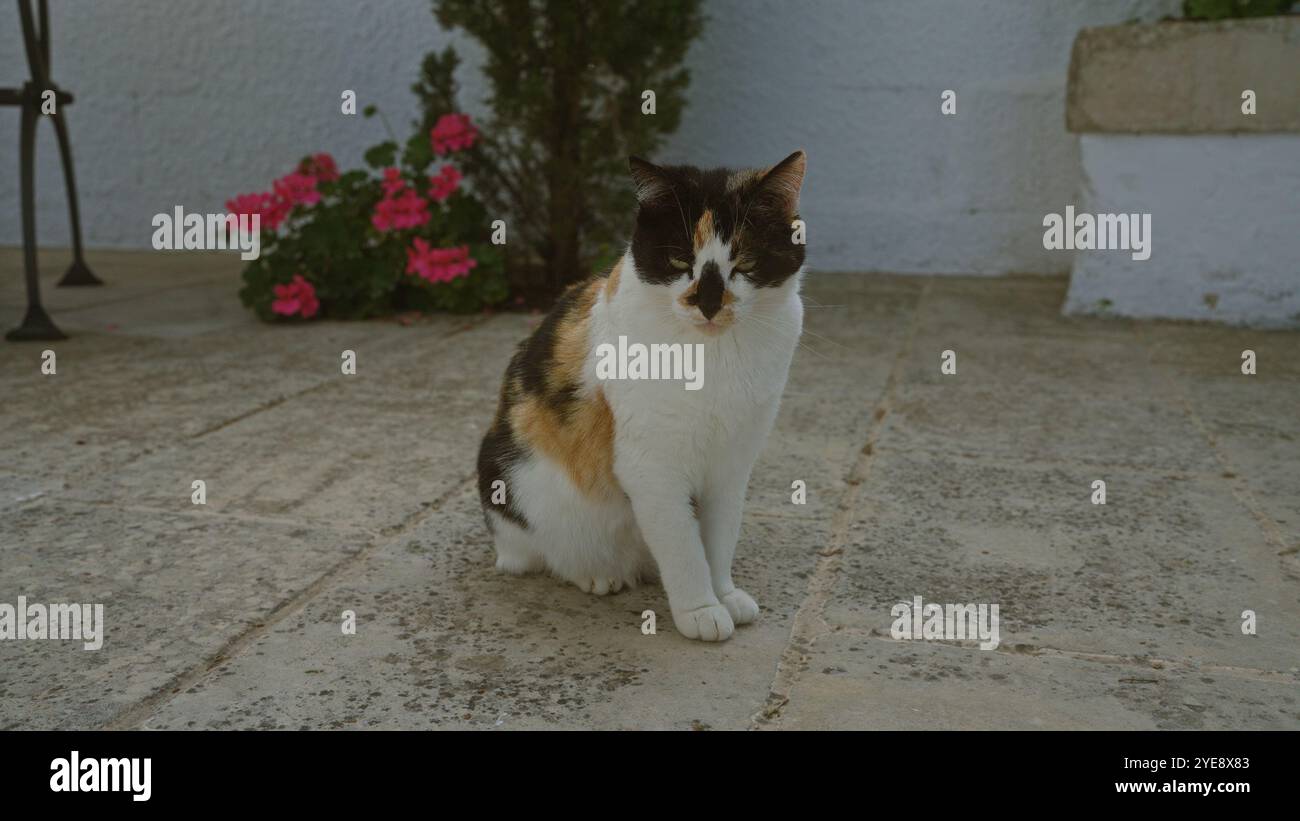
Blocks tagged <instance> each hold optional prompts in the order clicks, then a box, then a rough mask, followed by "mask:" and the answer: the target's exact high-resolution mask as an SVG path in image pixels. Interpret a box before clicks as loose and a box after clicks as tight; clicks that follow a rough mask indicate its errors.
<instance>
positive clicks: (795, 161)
mask: <svg viewBox="0 0 1300 821" xmlns="http://www.w3.org/2000/svg"><path fill="white" fill-rule="evenodd" d="M807 168H808V158H807V156H806V155H805V154H804V153H803V151H796V152H794V153H793V154H791V155H790V156H788V157H786V158H785V159H784V160H781V161H780V162H779V163H777V164H776V165H774V166H772V167H771V168H769V169H768V170H767V171H766V172H765V173H764V174H763V179H762V181H760V182H759V184H758V193H759V196H761V197H763V198H764V199H766V200H767V201H769V202H771V203H772V204H774V205H776V206H777V207H778V208H779V209H780V211H781V213H782V214H784V215H785V216H788V217H792V216H794V215H795V214H796V213H798V211H799V189H800V188H802V187H803V175H804V171H805V170H807Z"/></svg>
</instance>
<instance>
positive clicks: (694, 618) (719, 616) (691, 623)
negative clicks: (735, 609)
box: [673, 604, 757, 641]
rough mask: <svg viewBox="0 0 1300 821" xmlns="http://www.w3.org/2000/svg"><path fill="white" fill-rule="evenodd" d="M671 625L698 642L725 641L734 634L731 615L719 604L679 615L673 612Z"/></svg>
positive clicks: (734, 628) (734, 626) (734, 627)
mask: <svg viewBox="0 0 1300 821" xmlns="http://www.w3.org/2000/svg"><path fill="white" fill-rule="evenodd" d="M755 609H757V608H755ZM673 623H674V624H676V625H677V632H679V633H681V634H682V635H683V636H685V637H686V638H688V639H699V640H700V641H726V640H727V639H729V638H731V634H732V633H734V632H736V625H735V623H734V622H733V621H732V620H731V614H730V613H728V612H727V608H725V607H723V606H722V605H720V604H708V605H705V606H704V607H697V608H695V609H694V610H683V611H681V612H680V613H679V612H678V611H676V610H674V611H673Z"/></svg>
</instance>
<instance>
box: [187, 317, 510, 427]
mask: <svg viewBox="0 0 1300 821" xmlns="http://www.w3.org/2000/svg"><path fill="white" fill-rule="evenodd" d="M494 316H496V314H491V315H481V316H478V317H475V318H473V319H471V320H469V321H468V322H465V323H463V324H461V325H459V326H457V327H455V328H453V329H452V330H450V331H448V332H447V333H445V334H443V335H442V336H440V337H438V339H439V340H444V339H451V338H452V337H453V336H458V335H460V334H462V333H465V332H466V331H469V330H473V329H474V328H478V327H480V326H482V325H485V324H486V323H487V322H488V321H489V320H491V319H492V318H493V317H494ZM405 342H409V340H406V339H402V338H401V337H394V338H393V339H391V340H389V341H387V342H385V343H383V344H381V345H379V346H378V347H377V350H381V351H382V350H384V349H385V348H389V347H395V346H396V345H398V344H399V343H405ZM342 378H343V374H342V373H339V374H338V375H336V376H331V377H330V378H329V379H326V380H323V381H321V382H318V383H316V384H315V385H312V386H311V387H309V388H303V389H302V390H300V391H297V392H295V393H291V394H288V395H286V396H279V397H276V398H275V399H272V400H271V401H269V402H265V403H263V404H261V405H258V406H257V407H255V408H253V409H251V410H247V411H245V412H243V413H241V414H238V415H236V416H233V417H231V418H230V419H226V420H223V421H221V422H218V423H216V424H215V425H210V426H209V427H207V428H204V429H203V430H201V431H199V432H198V433H196V434H193V435H192V436H190V437H189V439H191V440H194V439H201V438H202V437H204V436H207V435H208V434H210V433H216V432H217V431H219V430H224V429H226V428H228V427H230V426H231V425H234V424H237V423H239V422H242V421H244V420H245V419H248V418H249V417H251V416H256V415H257V414H259V413H262V412H263V411H268V410H270V409H271V408H276V407H279V406H280V405H283V404H284V403H285V402H288V401H289V400H291V399H298V398H299V397H302V396H306V395H307V394H309V393H312V392H314V391H318V390H320V389H322V388H325V387H327V386H329V385H334V384H336V383H337V382H338V381H339V380H340V379H342Z"/></svg>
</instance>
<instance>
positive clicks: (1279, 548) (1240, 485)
mask: <svg viewBox="0 0 1300 821" xmlns="http://www.w3.org/2000/svg"><path fill="white" fill-rule="evenodd" d="M1137 335H1138V339H1139V340H1141V342H1142V348H1143V351H1144V352H1145V353H1146V357H1147V362H1148V364H1151V365H1152V366H1154V365H1155V362H1154V360H1153V359H1152V354H1153V351H1152V346H1151V342H1150V340H1149V339H1148V338H1147V336H1146V334H1145V333H1144V332H1143V331H1142V329H1141V328H1138V332H1137ZM1157 370H1159V371H1160V373H1161V376H1160V380H1161V382H1163V383H1164V385H1165V388H1166V390H1168V391H1169V393H1170V395H1172V396H1173V397H1174V399H1176V400H1177V401H1178V403H1179V404H1180V405H1182V407H1183V412H1184V413H1185V414H1186V415H1187V418H1188V419H1190V420H1192V424H1194V425H1195V426H1196V429H1197V430H1198V431H1200V433H1201V436H1202V437H1204V438H1205V441H1206V444H1208V445H1209V447H1210V452H1211V453H1212V454H1213V455H1214V459H1215V461H1217V462H1218V463H1219V467H1220V468H1221V469H1222V471H1223V473H1222V474H1220V476H1219V477H1218V478H1219V479H1221V480H1223V481H1226V482H1227V484H1228V488H1229V489H1230V490H1231V491H1232V496H1233V498H1234V499H1236V500H1237V503H1238V504H1240V505H1241V506H1242V507H1244V508H1245V509H1246V512H1247V513H1249V514H1250V515H1251V517H1252V518H1253V519H1254V520H1255V523H1256V524H1257V525H1258V526H1259V529H1260V531H1261V532H1262V533H1263V534H1264V540H1265V541H1266V542H1268V543H1269V544H1270V545H1271V546H1272V547H1273V549H1274V551H1275V552H1276V553H1277V554H1278V555H1279V556H1282V555H1285V554H1286V553H1287V551H1289V550H1291V549H1292V547H1293V545H1289V544H1287V540H1286V537H1285V536H1283V535H1282V531H1281V530H1280V529H1278V526H1277V522H1275V521H1273V519H1272V517H1270V516H1269V515H1268V514H1267V513H1266V512H1265V511H1264V508H1263V507H1262V506H1261V505H1260V504H1259V502H1258V501H1257V500H1256V499H1255V494H1254V493H1253V492H1252V491H1251V489H1250V483H1249V482H1247V481H1246V478H1245V477H1244V476H1243V475H1242V474H1241V472H1240V471H1238V470H1237V468H1236V467H1235V466H1234V465H1233V463H1232V460H1231V459H1230V458H1229V457H1228V454H1227V453H1226V452H1225V451H1224V450H1223V448H1221V447H1219V440H1218V439H1217V438H1216V437H1215V435H1214V432H1213V431H1211V430H1210V426H1209V425H1207V424H1205V420H1204V419H1202V418H1201V415H1200V414H1199V413H1197V412H1196V408H1195V406H1193V405H1192V400H1191V396H1190V395H1189V393H1188V392H1187V390H1186V387H1185V385H1184V384H1183V383H1182V382H1181V381H1175V380H1174V379H1172V378H1171V377H1168V376H1165V375H1164V372H1163V370H1161V369H1157ZM1229 474H1230V475H1231V478H1228V475H1229ZM1278 564H1279V566H1280V568H1281V570H1282V572H1283V573H1285V574H1286V575H1287V576H1288V577H1290V578H1292V579H1300V576H1297V575H1296V572H1295V571H1294V570H1293V569H1292V568H1291V567H1289V566H1288V565H1287V563H1286V562H1285V561H1280V562H1279V563H1278Z"/></svg>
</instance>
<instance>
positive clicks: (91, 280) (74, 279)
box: [50, 108, 104, 288]
mask: <svg viewBox="0 0 1300 821" xmlns="http://www.w3.org/2000/svg"><path fill="white" fill-rule="evenodd" d="M63 116H64V115H63V110H62V109H61V108H60V109H56V110H55V112H54V114H53V115H52V116H51V117H50V119H52V120H54V131H55V133H56V134H57V135H58V138H59V156H60V157H62V158H63V180H64V182H66V183H67V188H68V221H69V222H71V223H72V265H70V266H68V270H67V273H65V274H64V275H63V279H61V280H59V287H60V288H62V287H64V286H67V285H103V284H104V281H103V280H102V279H100V278H99V277H97V276H95V274H94V272H92V271H91V270H90V268H89V267H88V266H87V265H86V260H85V259H84V258H83V257H82V255H81V214H80V213H79V211H78V209H77V180H76V177H75V176H74V175H73V173H72V146H71V144H70V143H69V142H68V123H67V121H66V120H65V119H63Z"/></svg>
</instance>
